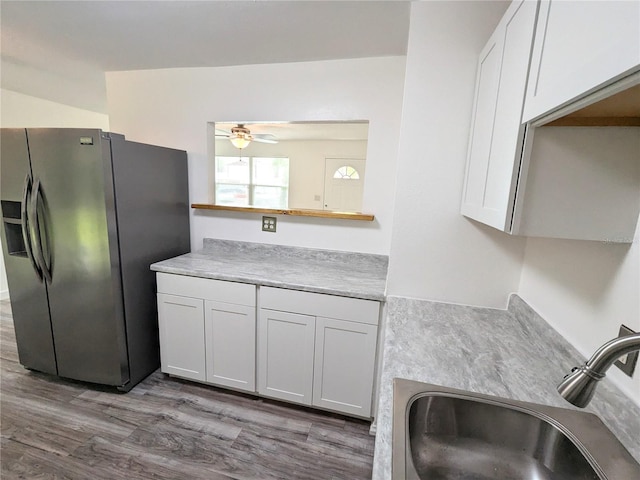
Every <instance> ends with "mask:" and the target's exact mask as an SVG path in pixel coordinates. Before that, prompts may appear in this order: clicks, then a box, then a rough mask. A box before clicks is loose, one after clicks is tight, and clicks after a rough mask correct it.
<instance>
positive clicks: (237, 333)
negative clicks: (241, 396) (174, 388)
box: [205, 300, 256, 392]
mask: <svg viewBox="0 0 640 480" xmlns="http://www.w3.org/2000/svg"><path fill="white" fill-rule="evenodd" d="M205 338H206V359H207V382H210V383H214V384H216V385H222V386H226V387H232V388H236V389H239V390H246V391H249V392H255V386H256V382H255V378H256V375H255V367H256V313H255V308H254V307H248V306H243V305H233V304H230V303H223V302H214V301H211V300H207V301H206V302H205Z"/></svg>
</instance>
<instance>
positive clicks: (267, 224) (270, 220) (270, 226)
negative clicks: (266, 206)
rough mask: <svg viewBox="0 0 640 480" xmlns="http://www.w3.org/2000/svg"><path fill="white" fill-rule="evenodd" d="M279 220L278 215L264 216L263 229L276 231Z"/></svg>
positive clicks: (264, 230)
mask: <svg viewBox="0 0 640 480" xmlns="http://www.w3.org/2000/svg"><path fill="white" fill-rule="evenodd" d="M277 222H278V220H277V219H276V217H262V231H263V232H271V233H275V232H276V224H277Z"/></svg>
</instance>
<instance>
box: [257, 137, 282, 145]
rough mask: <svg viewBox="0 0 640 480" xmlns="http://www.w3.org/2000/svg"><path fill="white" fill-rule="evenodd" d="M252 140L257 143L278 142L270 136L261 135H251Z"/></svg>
mask: <svg viewBox="0 0 640 480" xmlns="http://www.w3.org/2000/svg"><path fill="white" fill-rule="evenodd" d="M253 141H254V142H259V143H271V144H274V145H275V144H276V143H278V141H277V140H273V139H271V138H262V137H253Z"/></svg>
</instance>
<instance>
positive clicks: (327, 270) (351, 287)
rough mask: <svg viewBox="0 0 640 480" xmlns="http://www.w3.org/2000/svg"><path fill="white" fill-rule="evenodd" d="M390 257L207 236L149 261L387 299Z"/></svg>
mask: <svg viewBox="0 0 640 480" xmlns="http://www.w3.org/2000/svg"><path fill="white" fill-rule="evenodd" d="M388 260H389V259H388V257H387V256H384V255H372V254H364V253H351V252H339V251H334V250H318V249H311V248H299V247H287V246H282V245H267V244H262V243H249V242H236V241H228V240H215V239H209V238H205V239H204V248H203V249H202V250H199V251H197V252H193V253H187V254H185V255H181V256H179V257H175V258H171V259H168V260H164V261H162V262H158V263H154V264H153V265H151V270H154V271H156V272H164V273H174V274H178V275H187V276H191V277H202V278H213V279H216V280H227V281H231V282H242V283H251V284H254V285H265V286H270V287H280V288H288V289H291V290H302V291H305V292H314V293H326V294H330V295H340V296H343V297H353V298H362V299H365V300H378V301H384V298H385V286H386V279H387V266H388Z"/></svg>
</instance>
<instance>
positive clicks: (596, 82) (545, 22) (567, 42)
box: [523, 0, 640, 122]
mask: <svg viewBox="0 0 640 480" xmlns="http://www.w3.org/2000/svg"><path fill="white" fill-rule="evenodd" d="M639 66H640V2H639V1H637V0H631V1H614V0H608V1H580V2H573V1H571V2H569V1H560V0H544V1H542V2H541V5H540V13H539V16H538V22H537V28H536V39H535V44H534V49H533V54H532V61H531V72H530V75H529V84H528V88H527V96H526V103H525V108H524V115H523V121H524V122H528V121H531V120H535V119H537V118H539V117H541V116H543V115H545V114H547V113H549V112H551V111H553V110H555V109H557V108H559V107H561V106H564V105H566V104H568V103H572V102H574V101H575V100H577V99H578V98H580V97H582V96H584V95H587V94H589V93H591V92H593V91H595V90H598V89H600V88H602V87H604V86H606V85H608V84H610V83H613V82H615V81H617V80H619V79H620V78H622V77H624V76H627V75H629V74H631V73H633V72H634V71H637V70H638V69H639Z"/></svg>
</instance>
